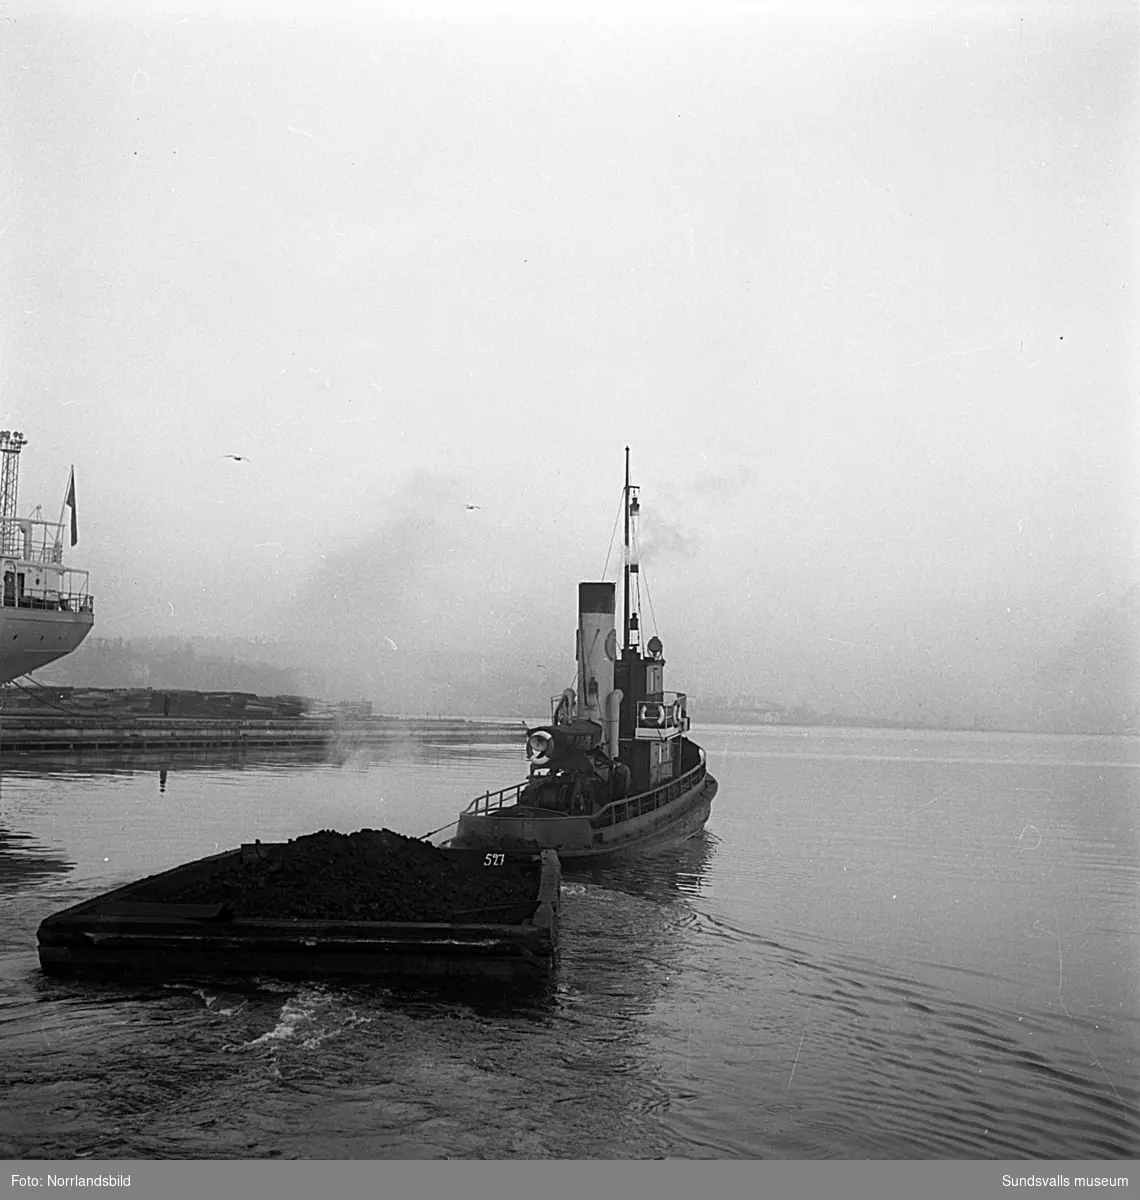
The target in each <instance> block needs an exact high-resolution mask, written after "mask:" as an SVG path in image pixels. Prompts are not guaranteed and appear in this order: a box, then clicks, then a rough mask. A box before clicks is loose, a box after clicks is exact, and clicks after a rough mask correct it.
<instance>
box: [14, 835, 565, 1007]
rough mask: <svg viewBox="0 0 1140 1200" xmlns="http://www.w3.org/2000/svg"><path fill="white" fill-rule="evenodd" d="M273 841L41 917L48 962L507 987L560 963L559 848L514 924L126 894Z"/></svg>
mask: <svg viewBox="0 0 1140 1200" xmlns="http://www.w3.org/2000/svg"><path fill="white" fill-rule="evenodd" d="M269 849H271V847H270V846H268V845H266V846H261V845H259V846H257V847H242V849H241V850H240V851H236V850H231V851H226V852H224V853H223V854H218V855H212V856H210V857H209V858H206V859H199V860H197V861H196V862H194V863H188V864H184V865H183V866H180V867H174V868H172V869H171V870H170V871H166V872H163V873H162V874H161V875H157V876H151V877H149V878H148V879H146V880H138V881H135V882H134V883H130V884H127V885H125V886H124V887H121V888H117V889H115V890H114V891H112V892H108V893H106V894H104V895H102V896H98V897H95V898H94V899H92V900H87V901H84V902H82V903H80V904H77V905H74V906H72V907H71V908H68V909H64V910H63V911H62V912H58V913H54V914H52V915H51V916H49V917H46V918H45V919H44V920H43V921H42V922H41V924H40V926H39V929H38V931H37V935H36V937H37V942H38V946H39V959H40V966H41V968H42V970H43V971H44V973H45V974H48V975H65V976H82V977H92V976H95V977H104V978H105V977H108V976H112V977H115V976H117V977H122V976H128V977H134V978H137V977H140V976H149V977H163V978H176V977H182V978H189V977H201V976H212V977H218V976H222V977H230V976H245V977H248V976H251V975H275V976H287V977H304V978H317V977H330V976H336V977H357V978H368V979H391V980H395V979H399V980H403V981H420V982H429V981H431V982H443V981H448V980H452V981H458V982H463V981H476V980H484V981H495V982H504V983H505V982H543V981H545V980H546V979H547V978H548V977H549V975H550V973H551V971H552V970H553V967H554V963H555V957H556V952H557V942H558V921H559V901H560V891H561V867H560V864H559V862H558V856H557V855H556V854H554V853H553V852H546V853H544V854H542V855H541V860H540V861H541V873H540V880H539V887H538V901H537V906H536V908H535V910H534V912H533V914H532V915H531V916H530V917H529V918H527V919H526V920H524V921H522V922H521V923H518V924H495V923H491V922H484V923H475V922H470V923H469V922H463V923H460V922H407V921H320V920H306V921H301V920H272V919H265V918H249V917H232V916H230V915H229V914H228V913H227V912H226V911H225V907H226V906H224V905H219V904H214V905H178V904H170V905H164V904H162V903H156V902H135V901H132V900H131V899H130V896H131V893H132V892H133V891H135V890H136V889H139V888H141V887H142V885H143V884H144V883H146V884H153V883H154V881H155V880H160V879H163V878H167V877H170V876H177V875H183V874H184V873H185V872H187V870H188V869H194V868H199V869H209V868H210V866H212V865H213V864H216V863H217V862H219V861H220V860H224V859H227V858H230V857H233V856H235V855H238V854H243V853H248V852H250V851H255V852H257V853H262V852H264V851H267V850H269ZM521 857H524V856H512V858H521ZM525 857H527V858H528V859H530V860H533V859H534V857H535V856H534V855H529V856H525Z"/></svg>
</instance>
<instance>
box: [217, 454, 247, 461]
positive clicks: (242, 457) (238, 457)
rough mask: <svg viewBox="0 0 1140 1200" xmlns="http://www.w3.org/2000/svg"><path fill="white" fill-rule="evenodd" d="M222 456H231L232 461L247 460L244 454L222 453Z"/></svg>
mask: <svg viewBox="0 0 1140 1200" xmlns="http://www.w3.org/2000/svg"><path fill="white" fill-rule="evenodd" d="M222 457H223V458H232V459H233V460H234V462H249V459H248V458H246V456H245V455H244V454H223V455H222Z"/></svg>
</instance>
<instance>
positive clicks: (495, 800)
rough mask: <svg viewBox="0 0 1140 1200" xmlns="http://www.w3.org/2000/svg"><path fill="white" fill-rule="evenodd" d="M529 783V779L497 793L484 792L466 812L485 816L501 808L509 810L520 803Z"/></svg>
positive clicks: (473, 801)
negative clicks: (520, 798)
mask: <svg viewBox="0 0 1140 1200" xmlns="http://www.w3.org/2000/svg"><path fill="white" fill-rule="evenodd" d="M529 782H530V780H529V779H528V780H524V781H523V782H522V783H515V784H512V785H511V786H510V787H505V788H500V789H499V790H498V791H497V792H484V793H483V795H482V796H476V797H475V799H474V800H472V801H471V803H470V804H469V805H468V806H467V808H466V809H465V810H464V811H465V812H469V813H476V814H480V813H484V814H485V813H492V812H495V811H496V810H497V809H500V808H509V807H510V806H511V805H512V804H517V803H518V801H519V796H521V795H522V790H523V788H524V787H526V785H527V784H528V783H529Z"/></svg>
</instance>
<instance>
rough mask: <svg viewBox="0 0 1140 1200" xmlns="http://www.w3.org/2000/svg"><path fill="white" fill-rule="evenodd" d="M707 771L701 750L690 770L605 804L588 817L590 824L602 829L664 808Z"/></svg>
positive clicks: (690, 787) (702, 777)
mask: <svg viewBox="0 0 1140 1200" xmlns="http://www.w3.org/2000/svg"><path fill="white" fill-rule="evenodd" d="M707 772H708V767H707V765H706V763H705V752H704V751H703V750H702V751H701V761H700V762H699V763H697V765H696V766H695V767H693V768H692V770H689V771H686V772H685V774H684V775H678V776H677V778H676V779H670V780H669V782H668V783H663V784H661V785H660V786H659V787H655V788H653V789H651V790H650V791H648V792H642V793H641V795H640V796H631V797H630V798H629V799H628V800H615V801H613V803H612V804H607V805H606V807H605V808H603V809H601V810H600V811H599V812H596V813H595V814H594V815H593V816H592V817H591V818H590V824H591V825H593V827H594V828H595V829H604V828H606V827H607V826H610V825H620V824H621V823H622V822H623V821H630V820H632V819H633V818H634V817H643V816H645V814H646V813H650V812H654V811H655V810H657V809H659V808H664V807H665V805H666V804H672V803H673V801H674V800H676V799H677V797H678V796H683V795H684V794H685V793H686V792H688V791H691V790H692V789H693V788H695V787H696V786H697V784H698V783H700V781H701V780H702V779H704V777H705V775H706V774H707Z"/></svg>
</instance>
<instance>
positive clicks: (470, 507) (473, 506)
mask: <svg viewBox="0 0 1140 1200" xmlns="http://www.w3.org/2000/svg"><path fill="white" fill-rule="evenodd" d="M478 507H479V505H478V504H469V505H468V506H467V510H468V512H470V511H471V509H473V508H478Z"/></svg>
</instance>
